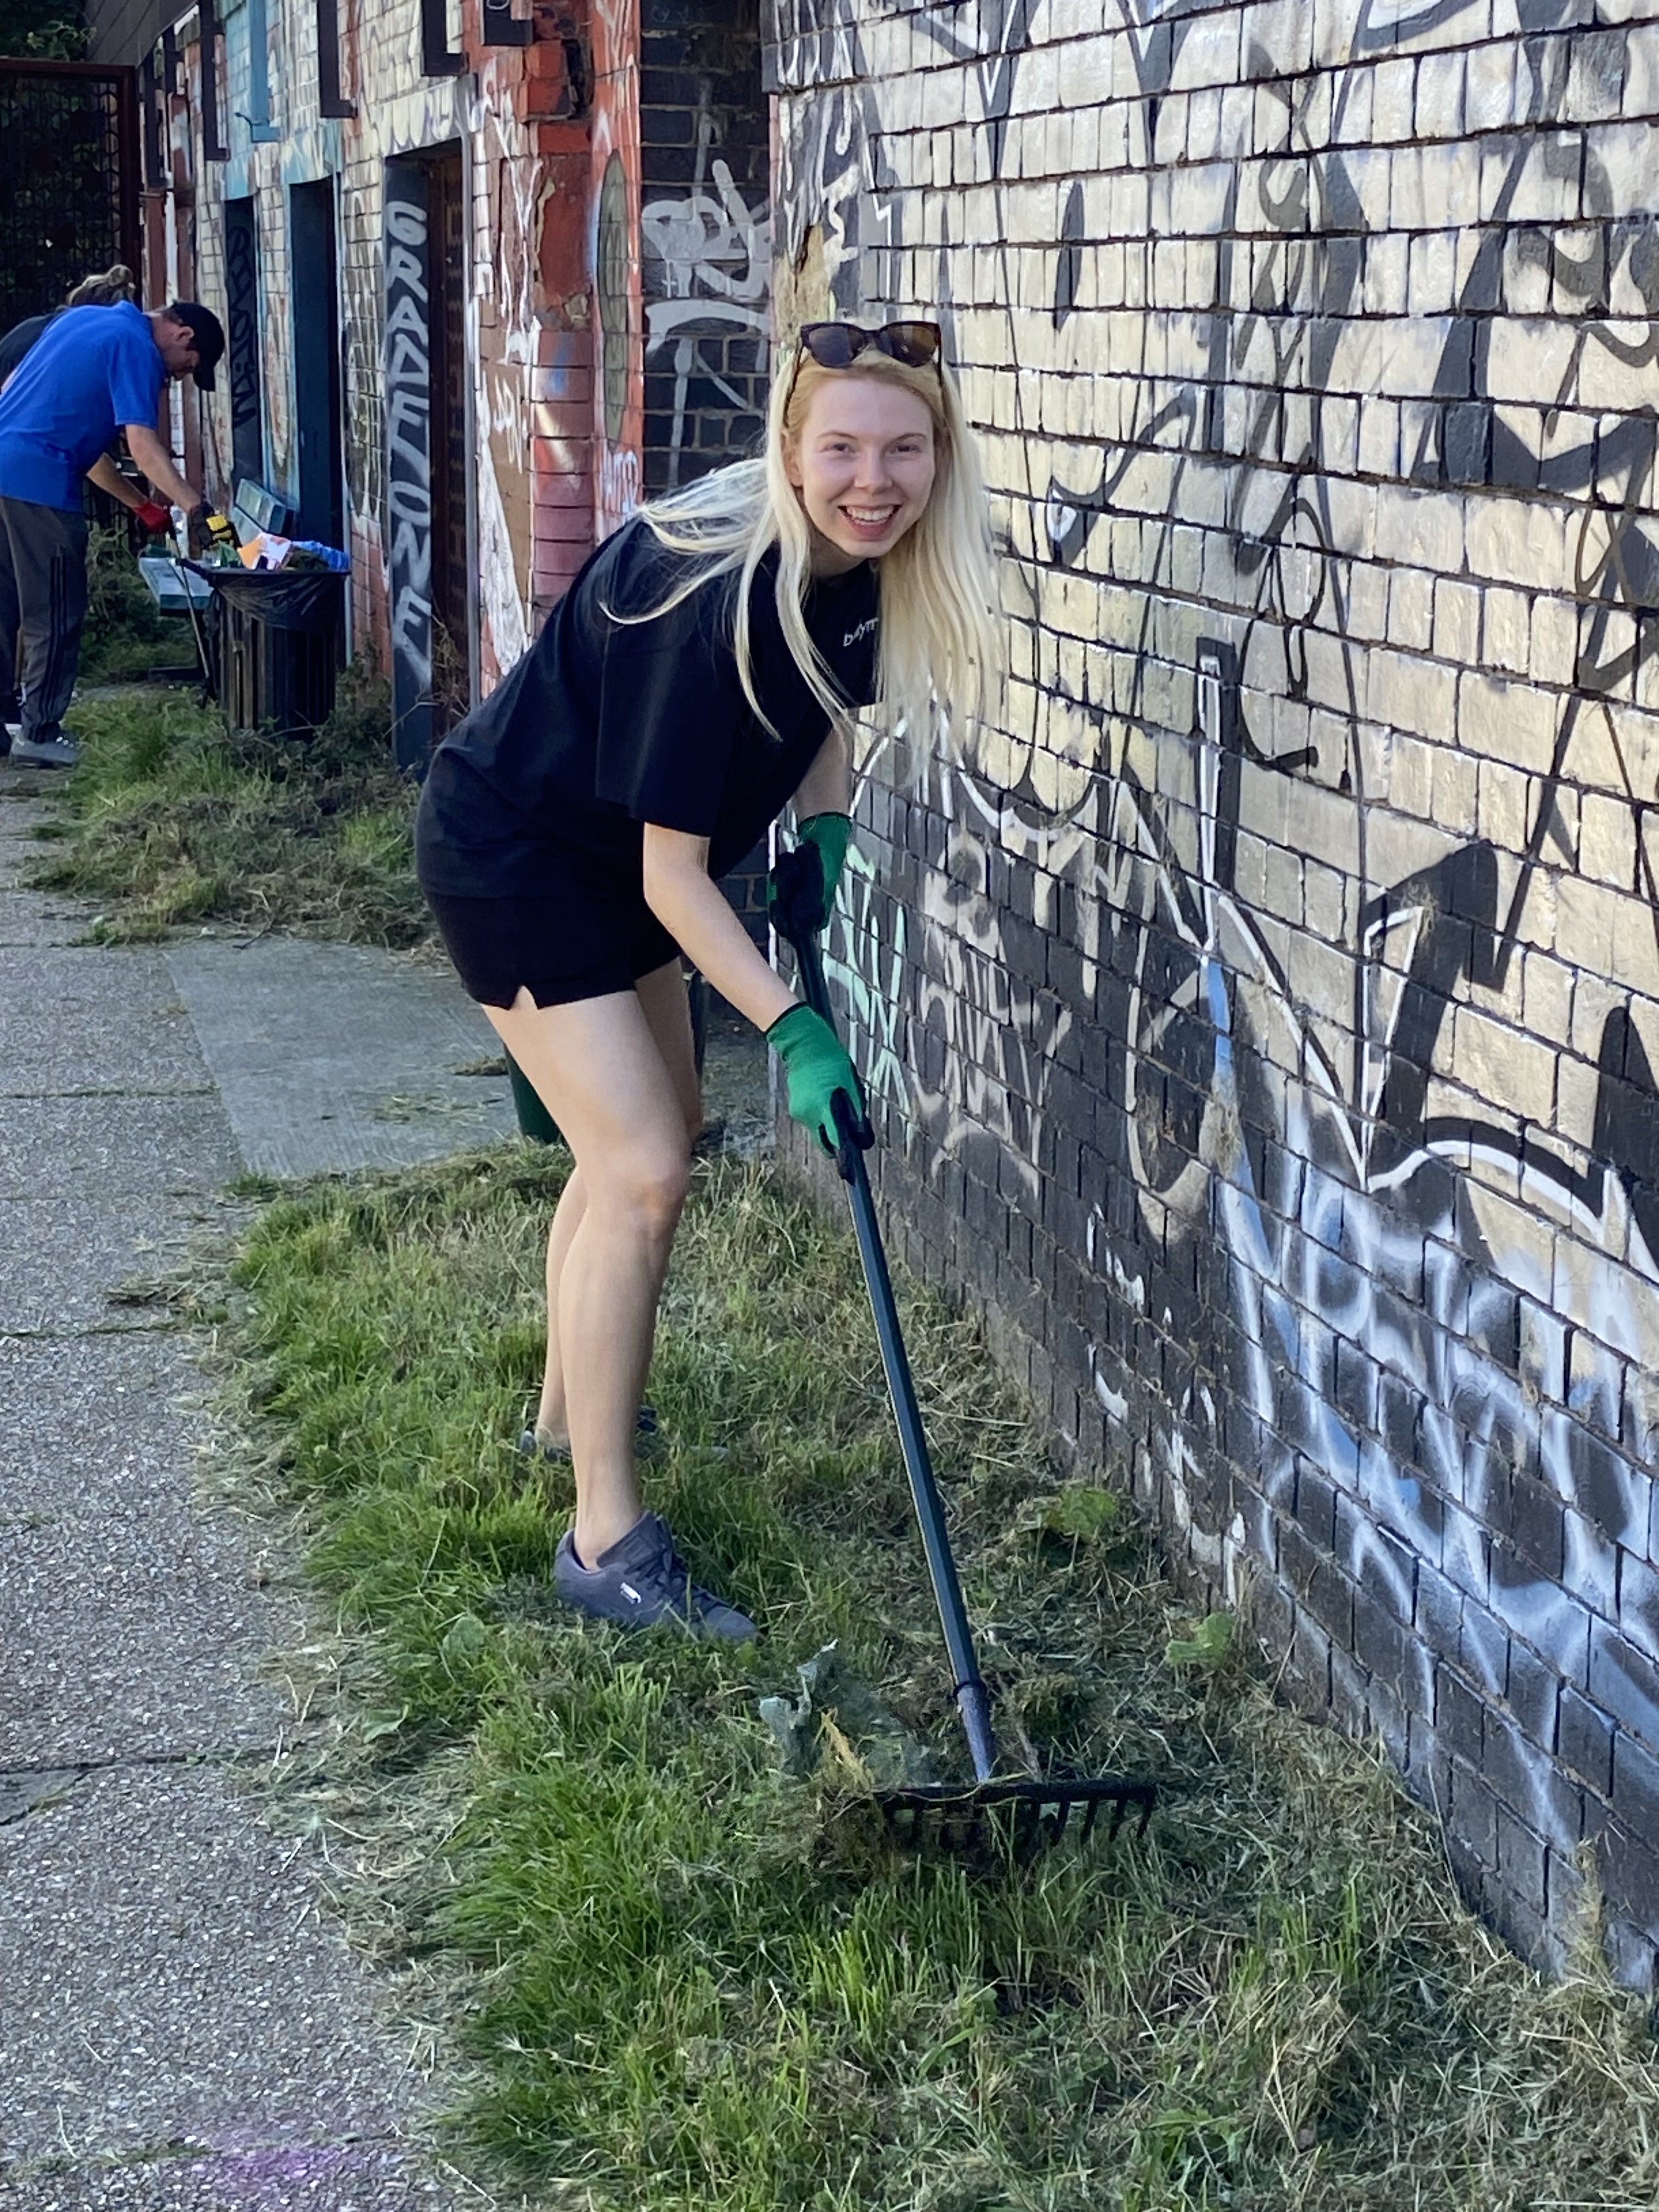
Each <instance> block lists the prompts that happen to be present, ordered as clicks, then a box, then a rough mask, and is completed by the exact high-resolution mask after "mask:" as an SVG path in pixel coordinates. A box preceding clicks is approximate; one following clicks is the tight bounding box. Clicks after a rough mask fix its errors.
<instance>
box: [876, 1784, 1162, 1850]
mask: <svg viewBox="0 0 1659 2212" xmlns="http://www.w3.org/2000/svg"><path fill="white" fill-rule="evenodd" d="M1157 1797H1158V1786H1157V1784H1155V1783H1152V1782H1131V1781H1126V1780H1125V1779H1123V1778H1122V1777H1121V1776H1116V1775H1114V1776H1109V1777H1107V1778H1103V1779H1098V1780H1094V1781H1081V1780H1079V1781H1072V1780H1065V1781H1048V1782H1039V1781H1038V1780H1036V1778H1035V1777H1033V1776H1030V1775H1026V1776H1022V1777H1020V1778H1018V1779H1017V1780H1013V1781H1008V1782H981V1783H977V1784H973V1785H971V1786H969V1787H963V1786H962V1785H961V1784H956V1783H950V1782H935V1783H923V1784H915V1785H913V1786H911V1787H909V1788H908V1789H901V1790H878V1792H877V1793H876V1803H877V1804H878V1806H879V1808H881V1814H882V1818H883V1819H884V1820H885V1821H886V1823H887V1829H888V1833H889V1834H890V1836H891V1837H892V1838H893V1840H894V1842H895V1843H896V1844H900V1845H901V1846H902V1848H904V1849H905V1850H916V1849H920V1848H922V1847H924V1846H928V1845H932V1846H934V1847H937V1848H938V1849H939V1850H945V1851H949V1852H951V1853H953V1854H968V1855H972V1856H978V1855H980V1854H981V1853H983V1852H984V1851H985V1850H987V1847H990V1846H992V1845H994V1844H1002V1845H1003V1846H1004V1847H1005V1848H1006V1849H1008V1850H1012V1855H1013V1857H1014V1858H1015V1859H1016V1860H1017V1861H1018V1863H1020V1864H1021V1865H1024V1863H1026V1862H1027V1861H1028V1860H1030V1859H1033V1858H1035V1857H1036V1855H1037V1853H1038V1852H1039V1851H1044V1850H1050V1849H1052V1847H1053V1846H1054V1844H1057V1843H1059V1842H1060V1839H1061V1838H1062V1837H1069V1838H1070V1839H1071V1840H1072V1841H1073V1843H1077V1844H1086V1843H1087V1842H1089V1841H1090V1839H1091V1838H1092V1837H1093V1835H1094V1834H1095V1832H1096V1829H1097V1826H1099V1823H1100V1816H1101V1811H1102V1808H1105V1810H1106V1814H1107V1821H1106V1830H1105V1833H1106V1840H1107V1842H1108V1843H1112V1842H1114V1841H1115V1839H1116V1837H1117V1834H1118V1831H1119V1830H1120V1829H1121V1827H1122V1826H1123V1824H1124V1822H1125V1821H1126V1820H1131V1819H1133V1822H1134V1832H1135V1833H1136V1835H1138V1836H1144V1835H1145V1834H1146V1823H1147V1821H1148V1820H1151V1818H1152V1807H1153V1805H1154V1803H1155V1802H1156V1801H1157ZM1073 1812H1075V1813H1076V1814H1078V1815H1079V1817H1078V1819H1077V1820H1073V1818H1072V1815H1073Z"/></svg>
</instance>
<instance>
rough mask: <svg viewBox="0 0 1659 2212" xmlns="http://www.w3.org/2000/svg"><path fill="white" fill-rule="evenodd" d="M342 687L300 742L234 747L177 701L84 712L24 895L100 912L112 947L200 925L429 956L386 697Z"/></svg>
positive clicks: (411, 807) (133, 702)
mask: <svg viewBox="0 0 1659 2212" xmlns="http://www.w3.org/2000/svg"><path fill="white" fill-rule="evenodd" d="M340 686H341V689H340V702H339V704H338V705H337V707H336V708H335V711H334V713H333V714H332V715H331V717H330V719H329V720H328V721H327V722H325V724H324V726H323V727H322V729H321V730H320V731H319V732H318V733H317V735H316V736H315V737H314V738H309V739H303V740H300V739H276V738H269V737H263V736H260V735H258V734H257V733H254V732H247V731H242V732H232V733H229V734H228V733H227V732H226V729H225V725H224V721H223V719H222V717H221V716H220V714H218V713H217V712H216V710H213V709H210V708H203V707H201V706H198V705H197V703H196V701H195V698H194V696H192V695H191V694H190V693H188V692H185V691H182V690H161V689H143V690H138V689H135V690H130V691H125V692H118V693H114V694H112V695H110V696H105V697H101V698H100V697H95V696H94V697H84V698H82V699H80V700H77V702H76V708H75V713H74V717H73V720H74V724H75V728H76V733H77V734H78V735H79V736H80V738H81V739H82V757H81V760H80V763H79V764H78V765H77V766H76V768H75V769H74V770H73V771H72V772H71V773H70V775H69V776H67V777H66V778H65V779H64V781H63V782H62V784H61V785H60V786H57V787H54V796H55V797H56V799H57V802H58V808H59V811H58V816H57V817H56V818H55V819H54V820H53V821H52V823H49V824H48V825H47V827H46V832H45V834H46V836H47V838H48V839H49V840H50V842H51V843H52V854H51V857H50V859H48V860H44V861H42V862H41V863H40V866H38V867H36V868H35V869H34V870H33V872H32V873H31V877H30V881H31V883H32V884H33V885H34V886H35V887H36V888H38V889H41V890H57V891H68V892H73V893H74V894H76V896H80V897H82V898H86V899H90V900H93V901H94V902H96V903H97V904H98V906H99V908H100V914H99V916H98V919H97V921H95V922H94V926H93V928H92V931H91V934H92V936H93V937H94V939H97V940H98V941H100V942H103V943H119V942H127V941H133V940H140V939H154V938H157V937H161V936H165V935H166V934H167V932H168V931H169V930H170V929H173V928H175V927H179V925H180V924H184V923H191V922H196V923H200V922H226V923H233V924H240V925H244V926H248V927H253V928H256V929H262V930H263V929H278V928H280V929H289V930H297V931H301V932H304V933H309V934H312V935H320V936H327V937H335V938H343V939H348V940H349V941H352V942H355V943H358V944H367V945H392V946H408V945H419V944H422V943H424V942H425V941H426V940H427V939H428V936H429V933H430V925H429V921H428V915H427V910H426V907H425V903H424V902H423V901H422V897H421V895H420V890H419V888H418V886H417V885H416V881H415V869H414V858H413V849H412V825H413V821H414V813H415V805H416V798H417V796H418V794H417V792H416V788H415V787H414V786H413V785H412V784H411V783H410V781H408V779H407V778H404V777H401V776H399V775H398V773H397V771H396V769H394V767H393V765H392V754H391V741H390V738H389V735H388V732H387V722H386V697H385V686H384V684H379V683H376V682H374V681H373V680H364V679H361V678H355V677H354V676H353V672H352V671H350V670H347V671H345V672H344V674H343V676H342V678H341V679H340Z"/></svg>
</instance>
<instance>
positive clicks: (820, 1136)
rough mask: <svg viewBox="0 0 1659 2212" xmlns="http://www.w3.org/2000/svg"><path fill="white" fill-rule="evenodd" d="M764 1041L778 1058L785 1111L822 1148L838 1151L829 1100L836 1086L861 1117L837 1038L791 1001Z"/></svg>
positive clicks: (860, 1099)
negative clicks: (786, 1097)
mask: <svg viewBox="0 0 1659 2212" xmlns="http://www.w3.org/2000/svg"><path fill="white" fill-rule="evenodd" d="M766 1042H768V1044H769V1045H770V1046H771V1048H772V1049H773V1051H774V1052H775V1053H776V1054H777V1056H778V1058H779V1059H780V1060H781V1061H782V1062H783V1073H784V1079H785V1080H786V1082H787V1085H788V1090H789V1111H790V1113H791V1115H793V1117H794V1119H795V1120H796V1121H799V1123H800V1125H801V1127H802V1128H804V1129H806V1130H809V1131H810V1132H811V1134H812V1135H813V1136H815V1137H816V1138H817V1140H818V1142H819V1144H821V1145H822V1146H823V1149H824V1151H825V1152H830V1153H835V1152H838V1151H839V1149H840V1144H841V1139H840V1133H839V1132H838V1131H837V1129H836V1115H835V1109H834V1106H833V1104H832V1103H831V1102H832V1101H833V1099H834V1097H835V1095H836V1092H837V1091H845V1092H846V1093H847V1096H848V1099H849V1100H850V1101H851V1103H852V1107H853V1111H854V1114H856V1115H857V1116H858V1118H859V1120H860V1122H863V1121H864V1093H863V1091H861V1090H860V1087H859V1079H858V1076H857V1074H856V1073H854V1067H853V1063H852V1061H851V1060H849V1059H848V1057H847V1052H846V1048H845V1047H844V1046H843V1045H842V1042H841V1039H840V1038H839V1037H838V1036H836V1033H835V1031H834V1030H832V1029H831V1028H830V1026H829V1023H828V1022H826V1021H825V1020H824V1018H823V1015H822V1014H815V1013H814V1012H812V1009H811V1006H791V1007H790V1009H789V1011H788V1012H787V1014H780V1015H779V1016H778V1018H777V1019H776V1021H775V1022H774V1023H773V1024H772V1026H771V1028H770V1029H769V1030H768V1031H767V1032H766ZM866 1126H867V1124H866ZM860 1141H862V1140H861V1139H860Z"/></svg>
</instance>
